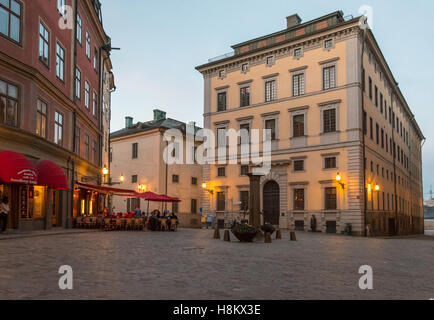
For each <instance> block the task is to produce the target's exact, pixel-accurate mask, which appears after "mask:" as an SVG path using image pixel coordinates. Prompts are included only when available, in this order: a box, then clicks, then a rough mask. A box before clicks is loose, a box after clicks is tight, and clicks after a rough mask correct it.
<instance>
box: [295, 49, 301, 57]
mask: <svg viewBox="0 0 434 320" xmlns="http://www.w3.org/2000/svg"><path fill="white" fill-rule="evenodd" d="M294 57H295V58H300V57H301V48H297V49H295V50H294Z"/></svg>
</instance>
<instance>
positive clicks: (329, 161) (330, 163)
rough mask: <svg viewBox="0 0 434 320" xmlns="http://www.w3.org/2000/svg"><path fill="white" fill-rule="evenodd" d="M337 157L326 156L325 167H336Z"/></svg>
mask: <svg viewBox="0 0 434 320" xmlns="http://www.w3.org/2000/svg"><path fill="white" fill-rule="evenodd" d="M336 168H337V165H336V157H325V158H324V169H336Z"/></svg>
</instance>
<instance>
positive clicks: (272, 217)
mask: <svg viewBox="0 0 434 320" xmlns="http://www.w3.org/2000/svg"><path fill="white" fill-rule="evenodd" d="M263 199H264V206H263V207H264V210H263V211H264V223H269V224H272V225H275V226H278V225H279V217H280V188H279V185H278V184H277V182H276V181H273V180H271V181H268V182H267V183H266V184H265V185H264V191H263Z"/></svg>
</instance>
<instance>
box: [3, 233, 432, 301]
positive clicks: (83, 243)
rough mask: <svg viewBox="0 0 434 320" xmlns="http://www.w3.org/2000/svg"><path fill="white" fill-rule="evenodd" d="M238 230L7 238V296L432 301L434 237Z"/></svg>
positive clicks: (5, 284)
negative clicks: (64, 282) (259, 236)
mask: <svg viewBox="0 0 434 320" xmlns="http://www.w3.org/2000/svg"><path fill="white" fill-rule="evenodd" d="M222 236H223V234H222ZM231 236H232V242H231V243H228V242H224V241H223V240H213V239H212V237H213V231H212V230H190V229H180V230H179V231H178V232H177V233H168V232H163V233H160V232H90V233H79V234H65V235H54V236H39V237H33V238H20V239H10V240H9V239H8V240H3V241H0V252H1V254H0V269H1V272H0V299H182V300H184V299H185V300H190V299H254V300H256V299H277V300H280V299H290V300H291V299H430V298H434V255H433V254H434V241H433V240H434V239H433V238H432V237H423V236H421V237H413V238H404V239H373V238H369V239H364V238H357V237H344V236H339V235H326V234H311V233H297V240H298V241H297V242H290V241H289V234H288V232H287V231H284V232H283V239H282V240H274V238H273V243H272V244H264V243H260V242H257V243H250V244H241V243H238V242H236V241H235V239H234V237H233V235H232V234H231ZM222 238H223V237H222ZM61 265H70V266H71V267H72V268H73V271H74V289H73V290H65V291H62V290H60V289H59V287H58V280H59V277H60V275H59V274H58V269H59V267H60V266H61ZM362 265H370V266H371V267H372V268H373V274H374V282H373V283H374V289H373V290H365V291H362V290H361V289H359V286H358V282H359V278H360V277H361V275H360V274H359V273H358V270H359V267H360V266H362Z"/></svg>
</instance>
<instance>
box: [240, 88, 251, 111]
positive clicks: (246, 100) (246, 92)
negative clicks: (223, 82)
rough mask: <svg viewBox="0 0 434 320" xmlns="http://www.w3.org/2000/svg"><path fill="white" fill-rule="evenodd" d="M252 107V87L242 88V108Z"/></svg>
mask: <svg viewBox="0 0 434 320" xmlns="http://www.w3.org/2000/svg"><path fill="white" fill-rule="evenodd" d="M248 106H250V86H247V87H242V88H240V107H241V108H242V107H248Z"/></svg>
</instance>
